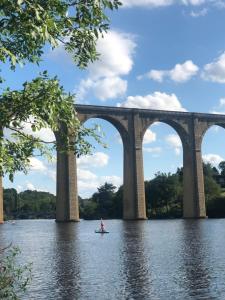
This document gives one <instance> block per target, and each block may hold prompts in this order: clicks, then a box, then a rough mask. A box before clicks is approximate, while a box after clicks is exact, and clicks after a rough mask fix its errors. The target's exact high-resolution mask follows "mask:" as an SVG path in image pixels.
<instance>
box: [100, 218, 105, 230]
mask: <svg viewBox="0 0 225 300" xmlns="http://www.w3.org/2000/svg"><path fill="white" fill-rule="evenodd" d="M100 226H101V232H103V231H105V228H104V223H103V221H102V219H101V225H100Z"/></svg>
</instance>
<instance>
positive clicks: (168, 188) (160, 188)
mask: <svg viewBox="0 0 225 300" xmlns="http://www.w3.org/2000/svg"><path fill="white" fill-rule="evenodd" d="M182 193H183V189H182V183H181V182H180V180H179V175H178V174H170V173H169V174H165V173H160V172H159V173H157V174H156V177H155V178H154V179H153V180H151V181H147V182H145V195H146V201H147V207H148V216H149V217H181V216H182Z"/></svg>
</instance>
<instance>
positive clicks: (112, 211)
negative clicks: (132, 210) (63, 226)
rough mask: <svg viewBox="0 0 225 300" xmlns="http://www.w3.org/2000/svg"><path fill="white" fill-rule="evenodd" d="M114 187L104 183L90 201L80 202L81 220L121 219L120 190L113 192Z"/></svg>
mask: <svg viewBox="0 0 225 300" xmlns="http://www.w3.org/2000/svg"><path fill="white" fill-rule="evenodd" d="M115 189H116V187H115V186H114V185H113V184H111V183H107V182H106V183H105V184H104V185H102V186H100V187H99V188H98V192H96V193H94V194H93V195H92V198H91V199H88V200H82V201H81V202H80V208H81V210H80V212H81V214H80V215H81V218H84V219H100V218H104V219H109V218H111V219H113V218H122V193H121V191H122V188H120V189H119V190H118V191H117V192H115Z"/></svg>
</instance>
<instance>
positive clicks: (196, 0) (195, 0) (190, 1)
mask: <svg viewBox="0 0 225 300" xmlns="http://www.w3.org/2000/svg"><path fill="white" fill-rule="evenodd" d="M182 3H183V4H185V5H194V6H197V5H202V4H204V3H206V0H182Z"/></svg>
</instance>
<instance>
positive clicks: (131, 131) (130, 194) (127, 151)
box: [123, 115, 147, 220]
mask: <svg viewBox="0 0 225 300" xmlns="http://www.w3.org/2000/svg"><path fill="white" fill-rule="evenodd" d="M139 120H140V119H139V116H138V115H132V116H131V119H130V122H129V127H128V136H129V141H125V142H124V191H123V218H124V219H125V220H134V219H135V220H144V219H147V217H146V204H145V187H144V170H143V155H142V139H141V127H140V125H139Z"/></svg>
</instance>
